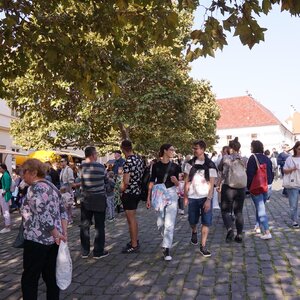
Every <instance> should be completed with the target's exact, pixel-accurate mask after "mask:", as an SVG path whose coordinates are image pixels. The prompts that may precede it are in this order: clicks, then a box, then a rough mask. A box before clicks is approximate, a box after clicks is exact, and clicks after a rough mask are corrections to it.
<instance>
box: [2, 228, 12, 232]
mask: <svg viewBox="0 0 300 300" xmlns="http://www.w3.org/2000/svg"><path fill="white" fill-rule="evenodd" d="M10 231H11V229H10V228H9V227H5V228H3V229H2V230H0V233H7V232H10Z"/></svg>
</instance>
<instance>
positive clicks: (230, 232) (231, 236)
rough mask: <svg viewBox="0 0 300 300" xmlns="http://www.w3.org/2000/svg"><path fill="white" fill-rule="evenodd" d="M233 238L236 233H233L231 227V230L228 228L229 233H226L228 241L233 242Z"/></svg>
mask: <svg viewBox="0 0 300 300" xmlns="http://www.w3.org/2000/svg"><path fill="white" fill-rule="evenodd" d="M233 238H234V233H233V230H232V229H230V230H228V232H227V235H226V243H230V242H232V241H233Z"/></svg>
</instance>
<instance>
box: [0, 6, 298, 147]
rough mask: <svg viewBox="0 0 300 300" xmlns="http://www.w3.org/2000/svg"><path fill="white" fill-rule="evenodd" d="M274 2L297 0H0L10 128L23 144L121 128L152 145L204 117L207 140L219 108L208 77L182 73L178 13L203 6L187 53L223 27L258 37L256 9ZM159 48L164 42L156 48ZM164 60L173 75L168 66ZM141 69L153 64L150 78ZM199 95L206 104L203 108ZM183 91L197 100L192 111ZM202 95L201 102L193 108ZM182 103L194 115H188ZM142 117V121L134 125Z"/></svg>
mask: <svg viewBox="0 0 300 300" xmlns="http://www.w3.org/2000/svg"><path fill="white" fill-rule="evenodd" d="M276 4H281V7H282V10H288V11H290V13H291V14H292V15H298V14H299V11H300V7H299V6H300V5H299V1H296V0H282V1H280V0H263V1H258V0H251V1H249V0H218V1H216V0H214V1H196V0H178V1H172V0H167V1H166V0H114V1H96V0H80V1H78V0H57V1H44V0H36V1H30V0H18V1H13V0H3V1H0V10H1V13H2V14H1V15H0V45H1V47H0V76H1V80H0V97H2V98H4V99H6V100H7V102H8V104H9V105H10V107H12V108H14V109H16V110H17V111H18V112H19V113H20V120H19V121H17V122H16V123H15V124H14V125H13V133H14V135H15V136H17V137H18V142H19V143H20V144H21V145H24V146H27V147H50V146H67V145H73V146H79V147H82V146H84V145H85V144H86V143H91V142H94V143H96V144H98V145H99V146H101V147H106V146H107V145H108V144H109V145H112V144H114V143H116V136H118V134H119V132H121V133H122V134H123V135H126V134H128V133H129V134H130V137H132V138H133V139H135V140H136V141H139V144H140V145H142V144H144V145H145V147H148V148H149V149H153V147H152V145H154V144H155V143H156V142H157V143H158V142H160V141H162V140H163V134H164V133H163V132H164V130H166V128H167V129H170V130H169V131H167V132H168V138H170V140H173V141H176V138H177V141H178V143H179V140H181V141H182V140H183V137H184V139H185V140H189V139H191V138H192V137H195V132H193V131H192V130H193V129H194V130H198V132H199V135H204V134H205V130H204V125H205V129H206V128H208V130H207V132H208V136H207V137H206V138H208V139H209V140H210V141H211V142H212V143H213V138H212V136H213V132H214V126H215V119H216V114H217V111H216V113H214V112H213V111H214V109H215V106H214V103H213V101H211V99H212V98H211V92H210V89H209V88H207V87H208V85H207V84H206V83H195V82H192V81H191V79H189V78H188V76H187V73H186V67H187V66H186V65H185V63H184V62H183V61H182V59H181V57H180V55H181V54H182V51H183V49H184V47H185V46H186V45H187V44H188V41H189V39H188V38H186V35H183V36H181V34H182V28H183V27H184V26H185V25H184V24H183V23H182V18H181V17H180V14H181V13H182V11H190V12H192V11H194V10H195V9H196V8H197V6H198V5H201V6H202V7H203V8H204V11H205V14H204V17H203V26H202V28H200V29H198V30H195V31H193V32H192V33H191V35H190V37H191V39H192V42H193V43H194V44H196V47H198V48H196V49H195V48H193V50H191V47H188V51H187V58H188V60H191V59H195V58H196V57H198V56H199V55H204V56H205V55H213V53H214V51H215V50H216V49H218V48H222V47H223V46H224V45H225V44H226V35H225V32H226V31H231V30H234V34H235V35H237V36H239V37H240V39H241V41H242V43H243V44H246V45H248V46H249V47H252V46H253V45H254V44H255V43H257V42H259V41H260V40H263V34H264V30H265V29H264V28H261V27H260V26H259V25H258V23H257V20H256V19H257V18H258V16H259V15H260V14H261V13H264V14H268V12H269V11H270V9H271V8H272V6H273V5H276ZM184 28H185V27H184ZM186 28H187V27H186ZM184 30H185V29H184ZM178 36H179V38H178ZM157 47H161V48H157ZM164 47H167V48H164ZM149 49H150V50H151V49H154V50H153V51H152V50H151V51H152V52H151V51H150V50H149ZM155 49H168V50H167V51H169V52H168V53H167V54H166V53H161V55H160V56H161V57H159V58H157V52H155ZM165 55H167V56H168V57H169V60H168V59H167V60H166V59H165V58H164V56H165ZM158 56H159V55H158ZM148 57H150V58H151V60H153V61H152V66H155V64H159V63H161V62H159V59H161V61H163V62H164V64H166V66H164V67H165V68H161V69H160V70H159V71H158V74H159V72H161V73H160V75H159V76H157V74H156V73H155V71H156V70H155V68H152V69H151V67H150V65H151V63H150V60H149V59H148ZM176 57H177V58H176ZM176 59H177V60H176ZM174 66H176V67H175V68H178V69H179V70H178V72H177V73H176V71H174ZM168 67H170V70H172V71H171V74H172V76H170V78H171V80H167V78H168V76H169V75H168V74H165V72H164V71H165V70H167V69H168ZM150 70H151V72H150ZM181 70H182V71H183V72H182V74H180V71H181ZM142 72H145V73H147V72H150V73H153V74H151V76H153V77H151V78H152V79H153V81H149V80H147V79H148V77H147V76H146V77H145V76H144V77H143V74H142ZM164 76H165V77H166V78H165V77H164ZM172 80H175V81H172ZM174 82H176V83H177V85H176V84H174ZM146 85H147V88H146ZM178 87H181V88H178ZM199 90H201V93H202V92H203V91H205V93H204V94H201V93H200V94H199ZM205 99H206V100H207V99H210V101H208V102H209V104H212V109H211V110H204V112H202V107H203V103H205V101H206V100H205ZM186 100H187V101H186ZM204 100H205V101H204ZM189 101H194V105H190V106H189V108H190V111H188V107H187V103H189ZM199 103H200V104H201V109H197V110H196V111H195V112H193V113H191V110H194V109H195V107H197V105H198V104H199ZM125 104H126V105H125ZM122 105H124V106H123V107H122ZM208 106H209V105H208ZM167 107H170V108H171V110H169V109H167ZM154 112H155V113H154ZM187 112H189V114H191V115H192V116H194V117H195V118H193V119H192V120H186V118H187V115H188V114H187ZM168 116H170V118H168ZM178 116H179V120H177V119H175V117H178ZM181 116H183V118H184V120H180V117H181ZM140 119H142V120H143V124H141V123H140V124H139V126H137V123H136V122H138V120H140ZM118 120H121V122H117V121H118ZM158 120H164V121H165V122H164V123H165V124H163V123H160V122H158ZM208 120H210V121H211V123H209V122H208ZM150 121H151V122H150ZM188 121H190V124H189V123H188ZM181 122H182V123H181ZM191 124H194V127H192V126H190V125H191ZM163 125H165V127H163ZM173 125H174V126H173ZM175 125H176V126H177V125H178V127H180V128H181V129H183V128H184V130H180V131H178V130H177V129H178V127H175ZM197 126H200V127H197ZM147 129H148V130H149V131H153V129H154V130H155V129H157V131H158V130H159V133H158V136H156V137H155V138H156V140H150V139H149V137H148V136H147V135H146V134H145V131H146V130H147ZM21 132H22V133H24V134H22V135H20V133H21ZM173 133H176V134H174V136H172V134H173ZM179 144H180V143H179ZM155 146H157V145H155ZM103 149H104V148H103Z"/></svg>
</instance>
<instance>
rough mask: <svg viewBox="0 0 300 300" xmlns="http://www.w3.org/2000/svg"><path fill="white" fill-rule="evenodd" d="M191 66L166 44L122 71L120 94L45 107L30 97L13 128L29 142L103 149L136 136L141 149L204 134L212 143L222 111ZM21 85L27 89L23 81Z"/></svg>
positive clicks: (181, 143)
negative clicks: (93, 145)
mask: <svg viewBox="0 0 300 300" xmlns="http://www.w3.org/2000/svg"><path fill="white" fill-rule="evenodd" d="M188 72H189V68H188V66H187V62H185V61H184V60H183V59H182V58H180V57H179V58H178V57H176V56H172V54H171V52H170V50H169V49H168V48H155V49H152V50H151V51H149V53H147V55H140V56H139V58H138V63H137V67H136V68H134V69H132V71H131V72H124V73H123V74H122V76H121V77H120V81H119V86H120V94H118V95H110V94H100V95H99V97H98V98H97V99H96V100H92V101H90V100H89V99H88V98H83V97H81V98H80V101H77V102H74V103H73V105H72V107H67V106H66V104H65V103H64V102H59V101H58V102H57V101H55V100H53V105H54V107H49V106H48V107H47V108H45V109H43V107H42V106H41V105H37V104H34V103H32V105H30V106H29V103H30V102H29V101H28V100H26V101H24V104H23V109H22V112H23V113H22V116H21V118H20V119H18V120H16V121H15V122H14V123H13V124H12V133H13V135H14V136H15V137H16V142H17V143H18V144H20V145H22V146H23V147H25V148H31V147H34V148H41V149H44V148H52V147H60V148H61V147H67V146H75V147H85V146H86V145H87V144H91V143H92V144H95V145H97V146H98V147H99V148H100V149H101V151H102V152H104V153H105V152H106V151H110V150H112V149H114V148H115V147H117V146H118V145H119V143H120V139H121V138H130V139H131V140H133V142H134V143H135V145H136V146H137V147H136V148H137V150H138V151H139V152H141V153H151V152H152V153H153V152H156V151H157V149H158V147H159V145H160V144H162V143H165V142H166V141H168V142H171V143H173V144H174V145H175V146H176V147H178V148H179V149H180V151H181V152H183V153H188V152H189V151H190V142H191V141H192V140H194V139H196V138H200V137H201V138H204V139H206V140H207V141H208V144H210V145H213V144H214V143H215V127H216V126H215V124H216V120H217V118H218V116H219V112H218V107H217V105H216V102H215V97H214V95H213V94H212V92H211V88H210V85H209V83H207V82H205V81H202V82H197V81H193V80H192V79H191V78H190V77H189V76H188ZM31 84H34V85H35V87H34V88H32V87H31V85H30V86H28V93H29V94H30V92H31V91H32V90H41V89H42V87H40V86H39V84H40V83H38V82H31ZM17 86H18V87H20V86H22V88H23V91H22V93H24V89H25V85H24V84H18V85H17ZM16 91H17V90H16ZM19 103H20V99H19ZM45 103H48V102H47V101H45ZM67 103H68V102H67ZM54 110H55V112H54ZM66 110H67V111H66ZM47 111H48V113H47ZM66 112H67V113H66ZM20 132H22V134H20ZM53 132H55V134H54V135H53V134H51V133H53Z"/></svg>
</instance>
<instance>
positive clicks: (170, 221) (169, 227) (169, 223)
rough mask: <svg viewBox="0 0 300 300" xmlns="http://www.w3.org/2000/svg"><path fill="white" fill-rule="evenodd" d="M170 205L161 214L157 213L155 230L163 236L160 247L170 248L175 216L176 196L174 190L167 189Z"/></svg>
mask: <svg viewBox="0 0 300 300" xmlns="http://www.w3.org/2000/svg"><path fill="white" fill-rule="evenodd" d="M168 192H169V194H170V198H171V204H170V205H167V206H166V207H165V209H164V211H162V212H158V217H157V228H158V230H159V231H160V232H161V234H162V236H163V242H162V247H164V248H172V244H173V236H174V228H175V221H176V215H177V206H178V195H177V193H176V188H175V187H171V188H168Z"/></svg>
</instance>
